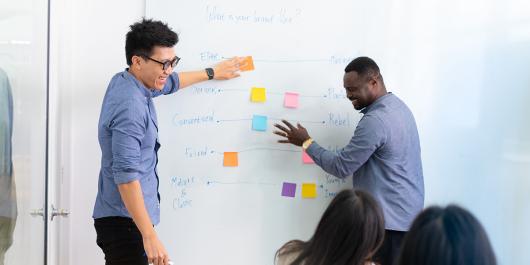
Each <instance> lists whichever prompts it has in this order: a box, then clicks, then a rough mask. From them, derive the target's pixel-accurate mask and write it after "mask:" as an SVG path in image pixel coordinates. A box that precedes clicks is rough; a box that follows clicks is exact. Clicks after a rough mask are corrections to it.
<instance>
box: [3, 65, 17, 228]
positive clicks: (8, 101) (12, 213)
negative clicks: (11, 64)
mask: <svg viewBox="0 0 530 265" xmlns="http://www.w3.org/2000/svg"><path fill="white" fill-rule="evenodd" d="M12 134H13V97H12V95H11V86H10V85H9V79H8V78H7V75H6V73H5V72H4V71H3V70H2V69H0V216H1V217H8V218H15V217H16V215H17V200H16V192H15V182H14V180H13V162H12V161H11V155H12V146H11V136H12Z"/></svg>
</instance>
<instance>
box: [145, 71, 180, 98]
mask: <svg viewBox="0 0 530 265" xmlns="http://www.w3.org/2000/svg"><path fill="white" fill-rule="evenodd" d="M166 80H167V81H166V84H165V85H164V88H163V89H162V90H153V91H152V92H151V95H152V97H158V96H160V95H169V94H172V93H175V92H177V90H179V87H180V80H179V75H178V74H177V73H176V72H173V73H171V74H170V75H169V76H168V77H167V79H166Z"/></svg>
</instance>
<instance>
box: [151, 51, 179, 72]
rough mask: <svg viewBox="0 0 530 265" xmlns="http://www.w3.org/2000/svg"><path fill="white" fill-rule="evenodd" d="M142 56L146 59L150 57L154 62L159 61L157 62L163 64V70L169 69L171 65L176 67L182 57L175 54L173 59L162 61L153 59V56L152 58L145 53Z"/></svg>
mask: <svg viewBox="0 0 530 265" xmlns="http://www.w3.org/2000/svg"><path fill="white" fill-rule="evenodd" d="M142 57H144V58H146V59H149V60H151V61H153V62H157V63H159V64H161V65H162V70H164V71H165V70H167V69H168V68H169V67H170V66H171V68H175V66H177V64H178V63H179V61H180V57H178V56H175V57H174V58H173V59H172V60H169V61H163V62H161V61H159V60H155V59H153V58H151V57H149V56H145V55H144V56H142Z"/></svg>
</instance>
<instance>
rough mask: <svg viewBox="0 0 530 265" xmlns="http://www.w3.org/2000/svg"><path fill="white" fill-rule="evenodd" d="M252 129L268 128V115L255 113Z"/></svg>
mask: <svg viewBox="0 0 530 265" xmlns="http://www.w3.org/2000/svg"><path fill="white" fill-rule="evenodd" d="M252 130H254V131H261V132H264V131H266V130H267V116H260V115H254V117H252Z"/></svg>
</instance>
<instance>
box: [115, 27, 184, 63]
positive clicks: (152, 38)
mask: <svg viewBox="0 0 530 265" xmlns="http://www.w3.org/2000/svg"><path fill="white" fill-rule="evenodd" d="M130 28H131V30H130V31H129V32H127V35H126V37H125V56H126V58H127V65H131V64H132V57H133V56H134V55H136V56H143V57H145V56H151V55H152V52H153V47H155V46H161V47H173V46H175V44H177V42H178V41H179V38H178V35H177V33H175V32H174V31H173V30H171V28H169V27H168V25H167V24H166V23H163V22H161V21H156V20H152V19H145V18H143V19H142V20H141V21H140V22H136V23H134V24H132V25H131V26H130Z"/></svg>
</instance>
